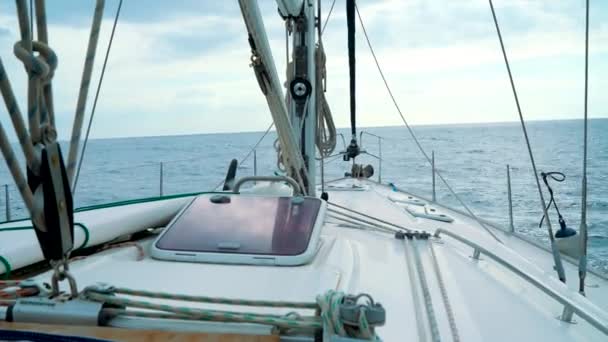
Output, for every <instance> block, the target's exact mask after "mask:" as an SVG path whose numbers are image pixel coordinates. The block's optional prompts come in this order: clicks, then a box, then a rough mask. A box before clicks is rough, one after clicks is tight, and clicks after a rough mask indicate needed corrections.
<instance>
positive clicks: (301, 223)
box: [152, 194, 325, 265]
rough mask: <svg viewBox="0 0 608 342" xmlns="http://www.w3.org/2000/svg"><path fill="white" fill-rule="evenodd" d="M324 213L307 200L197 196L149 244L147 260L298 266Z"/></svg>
mask: <svg viewBox="0 0 608 342" xmlns="http://www.w3.org/2000/svg"><path fill="white" fill-rule="evenodd" d="M324 214H325V203H324V202H323V201H321V200H319V199H317V198H312V197H268V196H253V195H237V194H222V195H202V196H199V197H197V198H195V199H194V200H193V201H192V202H191V203H190V204H189V205H188V207H187V208H186V209H185V210H183V211H182V212H181V214H180V215H178V217H177V218H175V219H174V220H173V222H172V223H170V224H169V226H168V227H167V229H166V230H165V231H164V232H163V234H162V235H161V236H160V237H159V238H158V240H157V241H156V243H155V244H154V246H153V250H152V256H153V257H156V258H159V259H169V260H184V261H200V262H223V263H246V264H251V263H262V261H263V263H264V264H268V263H269V262H268V261H269V260H271V261H272V262H270V263H272V264H279V265H281V264H283V265H294V264H301V263H305V262H307V261H308V259H310V258H311V257H312V256H313V255H314V252H315V251H316V249H317V245H318V239H319V233H320V230H321V227H322V224H323V219H324ZM290 258H291V260H290ZM256 260H257V261H256Z"/></svg>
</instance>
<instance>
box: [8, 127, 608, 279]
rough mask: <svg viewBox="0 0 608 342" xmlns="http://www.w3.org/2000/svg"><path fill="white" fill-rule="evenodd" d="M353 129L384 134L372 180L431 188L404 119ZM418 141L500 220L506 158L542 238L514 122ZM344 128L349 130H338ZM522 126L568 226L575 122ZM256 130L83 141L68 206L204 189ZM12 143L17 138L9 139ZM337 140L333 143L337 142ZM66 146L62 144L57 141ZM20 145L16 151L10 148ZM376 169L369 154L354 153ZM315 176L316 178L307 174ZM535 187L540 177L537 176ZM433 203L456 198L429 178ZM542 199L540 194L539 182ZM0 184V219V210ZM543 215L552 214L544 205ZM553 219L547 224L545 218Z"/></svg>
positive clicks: (269, 168) (576, 189) (604, 157)
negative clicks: (554, 176)
mask: <svg viewBox="0 0 608 342" xmlns="http://www.w3.org/2000/svg"><path fill="white" fill-rule="evenodd" d="M361 130H363V131H365V132H369V133H373V134H376V135H379V136H382V137H384V139H383V142H382V157H383V162H382V180H383V182H393V183H395V184H396V185H397V186H399V187H400V188H404V189H406V190H408V191H410V192H413V193H415V194H420V195H424V196H428V197H430V196H431V191H432V190H431V189H432V180H431V167H430V166H429V164H428V163H427V162H426V160H425V159H424V158H423V157H422V155H421V154H420V153H419V151H418V150H417V148H416V146H415V144H414V143H413V141H412V139H411V138H410V136H409V134H408V132H407V131H406V129H405V128H404V127H374V128H362V129H361ZM414 131H415V132H416V134H417V136H418V137H419V140H420V142H421V144H422V146H423V147H424V148H425V150H427V151H428V152H429V153H430V151H434V152H435V160H436V165H437V169H438V170H439V171H440V172H441V173H442V175H443V176H444V177H445V178H446V179H447V180H448V182H449V183H450V185H451V186H452V188H453V189H454V190H455V191H456V192H457V193H458V194H459V196H461V198H462V199H463V200H464V201H465V202H466V203H467V205H469V207H470V208H471V209H472V210H473V211H474V212H475V213H476V214H477V215H478V216H480V217H482V218H485V219H488V220H490V221H493V222H496V223H497V224H500V225H502V226H505V227H506V226H508V222H509V219H508V201H507V178H506V165H507V164H509V165H510V167H511V180H512V194H513V212H514V222H515V224H514V225H515V229H516V230H517V231H519V232H522V233H523V234H526V235H528V236H530V237H532V238H534V239H536V240H538V241H542V242H544V243H547V241H548V240H547V232H546V229H545V227H544V226H543V227H542V228H539V227H538V223H539V220H540V217H541V215H542V209H541V206H540V201H539V196H538V192H537V190H536V184H535V181H534V178H533V173H532V168H531V166H530V161H529V158H528V154H527V151H526V147H525V142H524V138H523V134H522V131H521V127H520V126H519V124H518V123H497V124H467V125H441V126H415V127H414ZM340 132H341V133H343V134H344V136H346V137H348V132H349V130H347V129H343V130H340ZM528 132H529V134H530V139H531V143H532V148H533V152H534V154H535V158H536V162H537V166H538V169H539V172H540V171H545V172H548V171H560V172H563V173H564V174H565V175H566V177H567V178H566V180H565V181H564V182H562V183H556V182H553V183H552V186H553V189H554V191H555V197H556V201H557V203H558V206H559V208H560V210H561V212H562V214H563V215H564V217H565V219H566V221H567V223H568V225H569V226H571V227H573V228H578V225H579V222H580V210H581V174H582V141H583V139H582V132H583V122H582V121H580V120H571V121H538V122H530V123H528ZM606 132H608V119H594V120H590V122H589V157H588V184H589V186H588V225H589V255H590V263H591V264H592V265H593V266H595V267H598V268H602V269H604V270H607V271H608V133H606ZM261 135H262V133H261V132H255V133H235V134H204V135H187V136H169V137H145V138H120V139H97V140H92V141H90V142H89V146H88V149H87V155H86V157H85V162H84V166H83V169H82V172H81V175H80V179H79V184H78V188H77V191H76V198H75V201H76V202H75V203H76V206H84V205H90V204H98V203H105V202H110V201H117V200H124V199H133V198H139V197H149V196H157V195H159V193H160V191H161V185H160V183H161V182H160V178H161V177H160V168H161V162H162V169H163V177H162V178H163V181H162V192H163V194H165V195H166V194H175V193H182V192H193V191H204V190H211V189H213V188H214V187H215V186H217V185H218V183H219V182H221V181H222V180H223V178H224V176H225V172H226V169H227V167H228V163H229V162H230V160H231V159H232V158H237V159H239V160H240V159H241V158H243V157H244V156H245V155H246V154H247V152H248V151H249V150H250V149H251V146H252V145H253V144H254V143H255V142H256V141H257V140H258V139H259V138H260V136H261ZM275 138H276V134H275V133H274V132H271V133H269V134H268V136H267V137H266V138H265V139H264V140H263V141H262V143H261V144H260V146H259V147H258V149H257V169H258V174H272V173H273V172H274V171H275V170H276V154H275V152H274V149H273V147H272V145H273V142H274V140H275ZM363 147H364V148H365V149H366V150H367V151H369V152H371V153H374V154H376V155H377V154H378V152H379V151H378V149H379V145H378V140H377V139H376V138H375V137H372V136H367V135H364V136H363ZM14 148H15V149H16V150H17V146H15V147H14ZM342 149H343V146H342V142H341V141H340V142H339V143H338V150H342ZM64 151H67V146H66V147H64ZM17 152H18V153H20V151H17ZM358 162H362V163H370V164H372V165H374V166H375V168H376V175H375V177H376V176H377V175H378V171H379V170H378V163H377V160H375V159H374V158H372V157H370V156H362V157H360V158H358ZM348 169H349V164H347V163H345V162H342V161H341V159H340V158H334V159H332V158H329V159H327V160H326V167H325V171H326V172H325V174H326V176H325V177H326V180H330V179H334V178H338V177H341V176H342V175H343V174H344V172H345V171H347V170H348ZM252 174H253V158H252V157H250V158H249V159H248V160H247V161H245V162H244V163H243V164H242V165H240V167H239V170H238V173H237V175H238V176H244V175H252ZM317 179H320V178H317ZM5 183H7V184H9V193H10V207H11V216H12V218H13V219H14V218H17V217H24V216H25V215H26V213H25V211H24V209H23V205H22V203H21V201H20V199H19V195H18V193H17V190H16V188H15V187H14V185H13V184H12V178H10V177H9V173H8V171H7V169H6V165H4V163H2V164H1V165H0V186H2V184H5ZM0 190H3V189H0ZM543 190H545V189H544V185H543ZM436 191H437V199H438V201H439V202H442V203H446V204H450V205H453V206H455V207H459V205H458V202H457V201H456V200H455V199H454V198H452V196H451V195H450V194H449V193H448V190H447V188H446V187H445V186H444V185H443V184H441V183H440V180H439V179H437V188H436ZM545 198H546V199H547V200H548V198H549V196H548V193H547V192H546V190H545ZM4 202H5V199H4V194H3V191H2V192H0V221H3V220H4V218H5V209H4V208H5V205H4ZM551 213H552V219H553V220H552V222H554V223H555V224H556V223H557V218H556V215H555V213H554V211H553V209H551ZM555 228H557V227H555Z"/></svg>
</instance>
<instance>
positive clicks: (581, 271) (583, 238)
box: [578, 0, 589, 296]
mask: <svg viewBox="0 0 608 342" xmlns="http://www.w3.org/2000/svg"><path fill="white" fill-rule="evenodd" d="M588 89H589V0H586V2H585V109H584V115H585V123H584V126H585V128H584V142H583V184H582V194H581V197H582V199H581V202H582V203H581V224H580V229H579V233H580V234H581V235H580V237H579V239H580V244H581V256H580V259H579V262H578V278H579V289H578V292H579V293H580V294H582V295H583V296H584V295H585V277H586V276H587V243H588V241H587V240H588V236H587V121H588V120H587V99H588V95H589V92H588Z"/></svg>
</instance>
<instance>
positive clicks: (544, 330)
mask: <svg viewBox="0 0 608 342" xmlns="http://www.w3.org/2000/svg"><path fill="white" fill-rule="evenodd" d="M353 182H355V183H353ZM331 184H333V186H328V187H326V190H327V191H328V194H329V203H335V204H337V205H339V206H343V207H346V208H349V209H351V210H353V211H356V212H360V213H363V214H367V215H369V216H372V217H378V218H382V220H385V221H387V222H390V223H394V224H396V225H399V226H402V227H404V228H408V229H412V230H417V231H426V232H428V233H431V234H432V233H434V232H435V231H436V230H437V229H439V228H441V229H443V230H448V231H450V232H452V233H454V234H457V235H458V236H461V237H463V238H464V239H467V240H470V241H472V242H474V243H477V244H479V245H482V246H483V247H484V248H486V249H487V250H490V251H492V252H493V253H495V254H496V255H498V256H500V257H501V258H504V259H505V260H507V261H508V262H509V263H510V264H512V265H514V266H515V267H517V268H518V269H520V270H522V272H525V273H526V274H529V275H531V276H532V277H534V278H535V279H539V280H540V281H542V282H543V283H544V284H546V286H547V287H548V288H549V289H551V291H554V292H555V293H557V294H558V295H559V296H563V297H564V298H566V299H568V300H571V301H572V302H573V303H575V304H576V306H577V307H580V308H582V309H583V310H585V311H586V312H588V313H590V315H592V316H593V317H595V318H597V319H599V320H600V321H602V320H604V324H606V321H605V320H606V317H608V316H606V313H605V312H604V311H602V309H604V310H605V309H606V308H608V291H606V289H607V287H608V281H606V280H605V279H604V278H602V277H601V276H599V275H596V274H593V273H591V274H589V276H588V280H587V282H588V284H589V286H588V288H587V295H588V298H589V299H590V300H591V301H588V300H587V299H585V298H584V297H582V296H580V295H578V294H577V293H576V285H577V283H578V281H577V273H576V272H577V270H576V266H575V265H574V264H571V263H570V262H565V267H566V271H567V276H568V280H569V282H568V284H569V285H568V286H569V288H570V290H571V291H568V290H567V289H566V288H565V287H564V286H563V285H562V284H561V283H559V281H558V280H557V279H556V277H555V275H554V272H552V268H551V264H552V259H551V255H550V253H548V252H547V251H546V250H544V249H541V248H539V247H537V246H535V245H533V244H531V243H529V242H526V241H525V240H522V239H521V238H519V237H517V236H515V235H512V234H509V233H506V232H503V231H501V230H499V229H496V228H490V229H492V230H493V232H494V233H495V234H496V235H497V236H498V237H499V238H500V239H501V240H502V241H503V242H504V245H503V244H501V243H499V242H497V241H496V240H494V238H492V237H491V236H490V235H489V234H488V233H487V232H486V231H485V230H484V229H483V228H481V227H480V226H479V224H478V223H476V222H475V221H474V220H473V219H472V218H470V217H468V216H466V215H463V214H460V213H458V212H456V211H452V210H450V209H448V208H444V207H441V206H435V205H434V204H433V205H432V206H433V207H434V208H435V209H436V212H437V213H443V214H445V215H447V216H449V217H451V218H453V219H454V220H453V222H450V223H448V222H442V221H437V220H432V219H427V218H421V217H416V216H414V215H412V214H411V213H409V212H408V211H406V210H404V209H403V208H402V207H401V206H400V205H399V204H397V203H395V202H394V201H392V200H391V199H390V198H389V197H390V196H391V195H392V194H395V191H393V190H392V189H391V188H390V187H386V186H382V185H379V184H377V183H374V182H370V181H353V180H348V179H345V180H341V181H338V182H334V183H331ZM353 184H355V185H356V186H358V187H360V188H358V189H355V191H353V189H352V185H353ZM349 188H350V189H349ZM414 197H415V196H414ZM420 200H421V201H424V200H423V199H420ZM173 201H175V200H173ZM161 203H162V202H153V203H146V204H138V205H139V206H142V205H144V206H145V205H149V206H150V208H152V210H155V207H156V210H158V208H157V207H158V206H159V205H161ZM167 203H168V204H169V205H172V206H175V202H173V203H172V204H171V203H170V202H167ZM426 205H429V204H428V203H426ZM330 206H331V204H330ZM127 208H128V206H125V207H116V208H111V209H104V210H116V211H118V210H122V211H124V210H126V209H127ZM142 208H143V207H140V209H139V213H140V214H141V212H142V210H143V211H145V210H144V209H142ZM336 208H339V207H337V206H336ZM330 213H331V211H330ZM83 214H85V213H79V214H77V215H76V219H77V221H78V222H82V219H83V218H84V216H83ZM92 215H94V211H92V212H87V213H86V216H88V217H91V216H92ZM98 219H99V218H98ZM85 223H86V222H85ZM91 226H93V224H92V223H90V224H89V229H90V230H94V229H95V228H94V227H91ZM368 228H369V227H366V225H365V224H362V225H361V226H356V225H353V224H348V223H347V222H346V223H345V222H344V221H341V220H340V219H339V217H337V216H332V215H329V216H328V217H327V219H326V222H325V224H324V227H323V231H322V235H321V244H320V248H319V251H318V252H317V254H316V256H315V257H314V259H313V260H312V262H310V263H308V264H306V265H302V266H295V267H286V266H260V265H257V266H256V265H222V264H209V263H189V262H171V261H160V260H156V259H153V258H151V257H150V253H149V246H150V244H151V243H152V242H153V238H147V239H144V240H140V241H138V244H139V245H140V246H141V247H143V251H144V255H143V258H142V256H141V255H140V250H139V249H138V248H135V247H133V246H129V245H126V246H124V247H120V248H113V249H109V250H105V251H102V252H99V253H96V254H94V255H90V256H88V257H86V258H82V259H79V260H75V261H73V262H72V263H71V272H72V273H73V274H74V276H75V278H76V279H77V281H78V285H79V287H80V289H82V288H84V287H86V286H89V285H94V284H96V283H99V282H103V283H109V284H111V285H114V286H119V287H126V288H131V289H139V290H148V291H158V292H167V293H179V294H190V295H205V296H212V297H224V298H238V299H255V300H286V301H308V302H310V301H314V299H315V297H316V296H317V295H319V294H322V293H324V292H325V291H327V290H328V289H334V290H341V291H344V292H346V293H352V294H357V293H368V294H370V295H371V296H372V297H373V298H374V299H375V300H376V301H379V302H380V303H382V305H383V306H384V307H385V309H386V312H387V321H386V324H385V325H384V326H383V327H381V328H379V329H378V334H379V336H381V337H382V338H383V339H384V340H387V341H394V340H422V339H423V337H426V338H430V337H431V334H432V333H433V331H435V333H438V334H439V336H440V337H441V338H442V340H454V339H460V340H466V341H475V340H478V341H482V340H493V341H501V340H504V341H513V340H522V341H527V340H540V339H542V340H553V341H572V340H577V341H583V340H584V341H604V340H605V338H606V335H604V334H603V333H602V332H600V331H599V330H597V329H595V328H594V327H592V326H591V325H590V324H589V323H587V322H586V321H585V320H583V319H581V318H580V317H577V316H576V315H575V321H576V324H571V323H565V322H563V321H560V320H559V319H558V317H559V315H560V314H561V313H562V310H563V305H562V304H560V303H559V302H558V301H556V300H554V299H553V298H552V297H550V296H549V295H547V293H545V292H543V291H542V290H541V289H539V288H538V287H536V286H534V285H533V284H532V283H530V282H528V281H526V280H525V279H523V278H521V277H518V276H517V275H516V274H515V273H513V272H510V271H509V270H508V269H506V268H505V267H503V266H502V265H500V264H499V263H497V262H495V260H493V259H492V258H490V257H488V256H486V255H484V254H482V255H481V257H480V258H479V260H477V259H474V258H472V254H473V249H472V248H471V247H470V246H467V245H466V244H463V243H461V242H459V241H457V240H455V239H453V238H450V237H449V236H447V235H443V236H442V237H441V238H434V237H430V238H428V239H412V240H409V239H407V238H406V239H397V238H395V235H394V234H391V233H387V232H382V231H377V230H370V229H368ZM35 242H36V241H35V240H33V241H32V244H35ZM50 275H51V273H50V272H47V273H44V274H41V275H39V276H38V277H37V279H40V280H41V281H48V279H49V278H50ZM66 290H67V288H66ZM153 301H154V302H156V303H174V302H173V301H170V300H164V299H153ZM592 302H593V304H592ZM446 303H448V304H449V305H448V306H446ZM180 304H181V305H186V306H192V307H199V306H200V305H198V304H196V303H187V302H186V303H184V302H180ZM205 307H206V308H215V309H223V310H228V309H229V310H239V311H254V312H260V313H279V314H286V313H287V312H288V311H293V310H286V309H274V308H255V309H252V308H250V307H234V306H230V307H228V306H224V305H219V304H214V305H206V306H205ZM600 308H602V309H600ZM299 312H300V313H301V314H311V313H310V312H306V310H299ZM429 312H431V313H430V314H429ZM431 317H432V319H431ZM121 324H125V322H124V321H118V320H117V321H116V322H114V325H117V326H120V325H121ZM230 327H233V326H232V325H224V326H223V328H222V327H219V328H217V329H219V331H222V332H227V331H230ZM249 327H250V330H249V332H251V331H253V332H254V333H258V334H269V333H270V332H271V331H270V329H268V328H265V327H263V326H256V325H249Z"/></svg>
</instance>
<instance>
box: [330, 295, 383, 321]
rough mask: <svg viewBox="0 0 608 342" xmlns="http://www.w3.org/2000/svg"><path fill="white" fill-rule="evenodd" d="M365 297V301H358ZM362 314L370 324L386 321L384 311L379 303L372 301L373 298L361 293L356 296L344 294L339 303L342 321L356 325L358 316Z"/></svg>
mask: <svg viewBox="0 0 608 342" xmlns="http://www.w3.org/2000/svg"><path fill="white" fill-rule="evenodd" d="M362 298H365V299H367V301H366V303H360V299H362ZM362 314H364V315H365V318H366V319H367V322H368V323H369V325H370V326H379V325H383V324H384V322H385V321H386V311H385V310H384V307H383V306H382V304H380V303H376V302H374V299H373V298H372V297H371V296H370V295H368V294H366V293H362V294H360V295H357V296H346V297H344V301H343V302H342V304H340V317H341V318H342V321H343V322H344V323H346V324H348V325H352V326H358V325H359V322H360V321H359V316H360V315H362Z"/></svg>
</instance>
